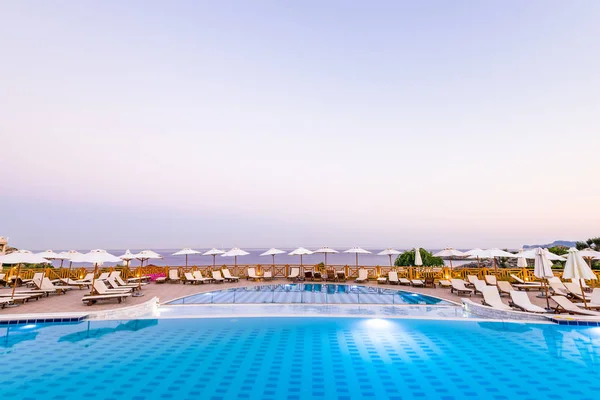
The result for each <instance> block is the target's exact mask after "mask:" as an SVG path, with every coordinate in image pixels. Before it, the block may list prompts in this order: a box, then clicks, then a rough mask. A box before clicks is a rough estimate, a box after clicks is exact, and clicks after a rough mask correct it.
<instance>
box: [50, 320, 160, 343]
mask: <svg viewBox="0 0 600 400" xmlns="http://www.w3.org/2000/svg"><path fill="white" fill-rule="evenodd" d="M86 325H87V326H86V329H84V330H81V331H78V332H73V333H69V334H68V335H65V336H61V337H60V338H59V339H58V341H59V342H71V343H74V342H79V341H81V340H85V339H90V338H101V337H103V336H106V335H110V334H111V333H115V332H122V331H131V332H137V331H139V330H140V329H145V328H149V327H151V326H155V325H158V320H156V319H141V320H132V321H127V322H120V323H119V324H118V325H117V326H116V327H114V328H96V329H91V325H92V322H91V321H87V323H86Z"/></svg>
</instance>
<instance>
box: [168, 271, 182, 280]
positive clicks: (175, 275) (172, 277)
mask: <svg viewBox="0 0 600 400" xmlns="http://www.w3.org/2000/svg"><path fill="white" fill-rule="evenodd" d="M167 281H168V282H169V283H177V282H181V278H180V277H179V271H177V269H174V268H173V269H170V270H169V276H168V277H167Z"/></svg>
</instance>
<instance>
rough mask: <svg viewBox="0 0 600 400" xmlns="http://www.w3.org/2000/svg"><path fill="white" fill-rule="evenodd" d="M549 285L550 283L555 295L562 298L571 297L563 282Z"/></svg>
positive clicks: (552, 282) (553, 282)
mask: <svg viewBox="0 0 600 400" xmlns="http://www.w3.org/2000/svg"><path fill="white" fill-rule="evenodd" d="M549 283H550V289H551V290H552V292H553V293H554V294H557V295H560V296H565V297H567V296H568V295H569V291H568V290H567V288H566V286H565V285H564V284H563V283H562V282H555V281H550V282H549Z"/></svg>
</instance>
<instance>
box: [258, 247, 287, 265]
mask: <svg viewBox="0 0 600 400" xmlns="http://www.w3.org/2000/svg"><path fill="white" fill-rule="evenodd" d="M284 253H285V251H283V250H279V249H276V248H274V247H272V248H270V249H269V250H267V251H265V252H264V253H262V254H261V256H271V257H273V266H275V256H276V255H277V254H284Z"/></svg>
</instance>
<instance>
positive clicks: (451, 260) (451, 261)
mask: <svg viewBox="0 0 600 400" xmlns="http://www.w3.org/2000/svg"><path fill="white" fill-rule="evenodd" d="M450 269H452V256H450Z"/></svg>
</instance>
